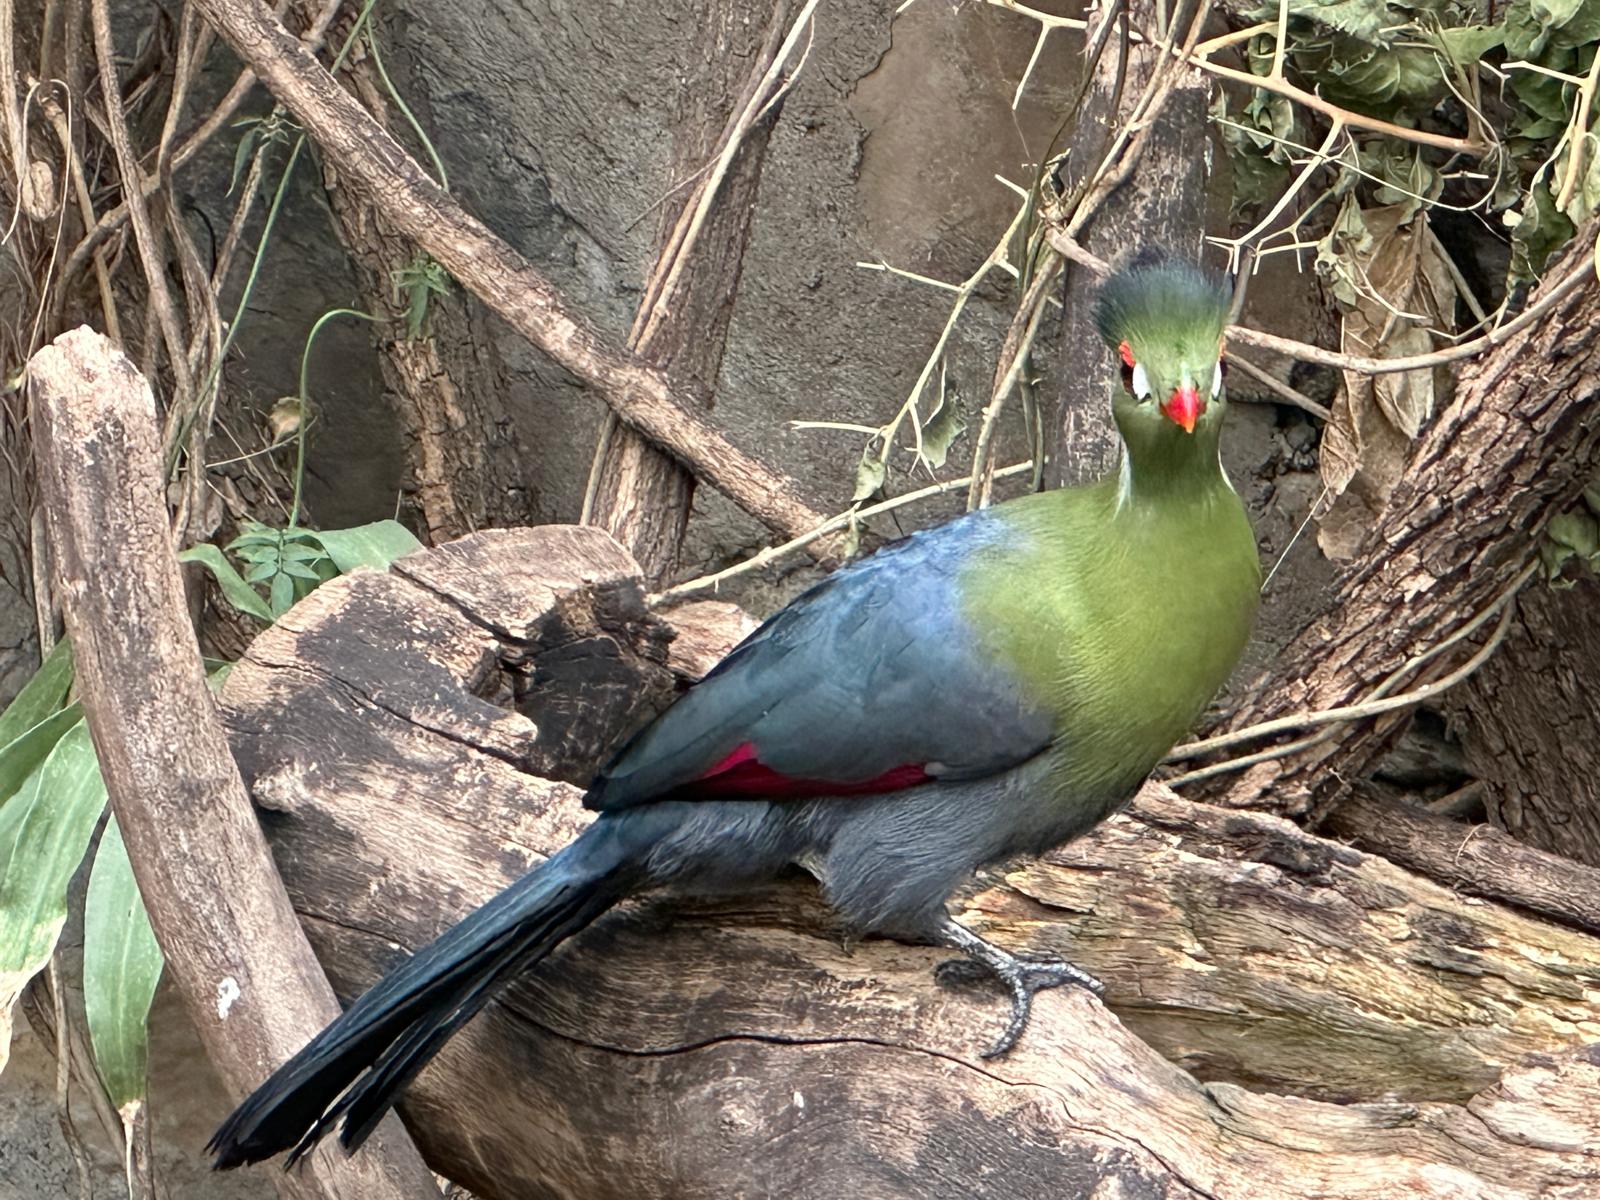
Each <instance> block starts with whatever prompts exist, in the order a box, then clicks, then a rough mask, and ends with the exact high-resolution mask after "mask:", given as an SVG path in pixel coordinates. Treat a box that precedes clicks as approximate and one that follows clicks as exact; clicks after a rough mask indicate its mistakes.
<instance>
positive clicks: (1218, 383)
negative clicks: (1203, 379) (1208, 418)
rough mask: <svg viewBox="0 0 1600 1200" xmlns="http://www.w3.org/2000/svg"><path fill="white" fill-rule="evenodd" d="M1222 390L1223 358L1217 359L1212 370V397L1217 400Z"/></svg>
mask: <svg viewBox="0 0 1600 1200" xmlns="http://www.w3.org/2000/svg"><path fill="white" fill-rule="evenodd" d="M1220 391H1222V360H1221V359H1220V358H1219V359H1217V365H1216V367H1215V368H1214V369H1213V370H1212V372H1211V398H1212V399H1213V400H1215V399H1216V398H1217V393H1218V392H1220Z"/></svg>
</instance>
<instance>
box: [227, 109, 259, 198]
mask: <svg viewBox="0 0 1600 1200" xmlns="http://www.w3.org/2000/svg"><path fill="white" fill-rule="evenodd" d="M257 128H258V126H257V125H256V124H254V123H252V124H251V125H250V127H249V128H248V129H246V130H245V131H244V136H243V137H241V138H240V139H239V147H238V149H236V150H235V151H234V152H233V178H231V179H230V180H229V181H228V193H227V194H228V195H230V196H231V195H233V189H234V188H236V187H238V186H239V180H241V179H243V178H244V169H245V164H246V163H248V162H249V161H250V153H251V151H253V150H254V149H255V148H256V129H257Z"/></svg>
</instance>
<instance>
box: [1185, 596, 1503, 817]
mask: <svg viewBox="0 0 1600 1200" xmlns="http://www.w3.org/2000/svg"><path fill="white" fill-rule="evenodd" d="M1530 573H1531V572H1528V573H1524V575H1523V576H1522V578H1523V579H1526V578H1527V576H1528V574H1530ZM1509 599H1510V597H1507V600H1509ZM1491 611H1492V610H1491ZM1515 613H1516V606H1515V605H1514V604H1510V603H1507V604H1506V607H1505V611H1504V612H1503V613H1502V614H1501V615H1500V623H1499V624H1498V625H1496V626H1495V628H1494V633H1493V634H1491V635H1490V637H1489V640H1488V641H1487V642H1485V643H1484V644H1483V648H1482V649H1480V650H1479V651H1478V652H1477V653H1476V654H1474V655H1473V656H1472V657H1471V658H1469V659H1468V660H1467V661H1466V662H1464V663H1463V664H1461V666H1460V667H1458V668H1456V670H1454V671H1452V672H1451V673H1450V674H1448V675H1446V676H1445V677H1444V678H1442V679H1437V680H1435V681H1434V682H1432V683H1428V684H1424V685H1423V686H1421V687H1419V688H1415V689H1413V690H1412V691H1409V692H1405V693H1403V694H1402V695H1399V696H1389V697H1382V692H1383V690H1384V689H1383V688H1379V689H1377V690H1376V691H1374V693H1373V695H1372V698H1370V699H1368V700H1365V701H1363V702H1361V703H1360V704H1346V705H1343V706H1341V707H1339V708H1327V709H1323V710H1322V711H1321V712H1314V713H1296V714H1294V715H1292V716H1288V717H1279V718H1278V719H1277V720H1273V721H1263V722H1261V723H1260V724H1259V725H1251V726H1248V727H1246V728H1244V729H1240V730H1237V731H1236V732H1234V733H1225V734H1220V735H1219V736H1217V737H1215V738H1208V739H1206V740H1205V741H1203V742H1194V743H1192V744H1190V745H1188V746H1181V747H1178V748H1177V749H1176V750H1174V751H1173V752H1172V754H1171V755H1169V756H1168V757H1174V756H1178V757H1185V758H1187V757H1190V756H1192V755H1195V754H1201V753H1204V752H1206V751H1207V750H1214V749H1217V748H1219V747H1220V746H1224V745H1233V744H1235V743H1237V742H1243V741H1254V740H1255V739H1257V738H1262V737H1266V736H1268V735H1270V734H1274V733H1286V732H1288V731H1289V730H1291V729H1310V728H1315V727H1316V726H1319V725H1333V726H1336V727H1337V726H1338V725H1343V724H1347V723H1348V722H1351V721H1359V720H1362V719H1364V718H1366V717H1375V716H1381V715H1382V714H1384V713H1389V712H1395V711H1397V710H1399V709H1402V708H1414V707H1415V706H1417V705H1418V704H1423V703H1425V702H1427V701H1429V700H1431V699H1433V698H1434V697H1435V696H1437V695H1439V694H1440V693H1441V692H1446V691H1449V690H1450V689H1451V688H1453V687H1455V686H1456V684H1458V683H1460V682H1461V681H1462V680H1464V679H1466V678H1467V677H1468V676H1470V675H1471V674H1472V673H1473V672H1474V671H1476V670H1477V669H1478V668H1479V667H1481V666H1483V664H1484V663H1486V662H1488V661H1489V659H1491V658H1492V657H1494V652H1495V651H1496V650H1498V649H1499V648H1500V643H1501V642H1503V641H1505V637H1506V632H1507V631H1508V630H1509V629H1510V628H1511V618H1512V616H1514V615H1515ZM1452 640H1453V639H1452ZM1337 733H1338V729H1337V728H1334V729H1328V730H1324V731H1323V732H1322V733H1319V734H1317V735H1316V736H1314V737H1311V738H1302V739H1300V740H1298V741H1294V742H1289V743H1286V744H1285V745H1282V746H1274V747H1272V748H1271V749H1270V750H1262V751H1259V752H1257V753H1255V754H1247V755H1244V756H1243V757H1240V758H1234V759H1229V760H1228V761H1227V762H1220V763H1213V764H1212V765H1211V766H1209V767H1199V768H1197V769H1195V770H1193V771H1186V772H1184V773H1183V774H1182V775H1178V776H1175V777H1173V778H1172V779H1168V780H1167V781H1166V783H1167V785H1168V786H1169V787H1178V786H1180V785H1182V784H1185V783H1195V782H1197V781H1199V780H1201V779H1210V778H1212V777H1214V776H1217V775H1227V774H1230V773H1232V772H1235V771H1242V770H1244V769H1245V768H1246V767H1253V766H1255V765H1256V764H1257V763H1263V762H1270V761H1271V760H1272V759H1275V758H1288V757H1289V756H1290V755H1291V754H1298V753H1299V752H1300V751H1301V750H1304V749H1307V748H1308V747H1310V746H1314V745H1317V744H1319V743H1321V742H1324V741H1327V740H1328V739H1330V738H1332V737H1334V736H1336V735H1337Z"/></svg>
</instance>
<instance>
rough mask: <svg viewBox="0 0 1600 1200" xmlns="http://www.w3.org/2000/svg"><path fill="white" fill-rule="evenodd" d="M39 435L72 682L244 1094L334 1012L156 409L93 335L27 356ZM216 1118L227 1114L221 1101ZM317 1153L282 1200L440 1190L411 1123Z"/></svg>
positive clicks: (152, 898) (75, 336)
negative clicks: (215, 629)
mask: <svg viewBox="0 0 1600 1200" xmlns="http://www.w3.org/2000/svg"><path fill="white" fill-rule="evenodd" d="M29 395H30V398H31V402H32V414H33V447H34V454H35V457H36V460H37V463H38V470H39V488H40V493H41V498H42V508H43V511H44V513H45V515H46V519H47V522H48V525H49V533H50V548H51V558H52V561H53V562H54V563H55V567H56V571H57V574H58V578H59V581H60V585H61V587H60V594H61V598H62V606H63V608H64V609H65V613H66V623H67V630H68V632H69V633H71V635H72V639H73V656H74V659H75V662H76V665H77V677H78V685H79V688H80V691H81V698H82V701H83V707H84V712H85V713H86V714H87V716H88V721H89V731H90V733H91V734H92V735H93V737H94V744H95V750H96V753H97V754H98V756H99V759H100V767H101V772H102V774H103V775H104V777H105V782H106V789H107V791H108V792H109V793H110V796H111V806H112V809H113V811H115V813H116V815H117V822H118V824H119V825H120V826H121V828H122V835H123V839H124V841H125V842H126V843H127V847H128V856H129V858H130V859H131V860H132V863H133V869H134V874H135V877H136V878H137V879H138V881H139V891H140V893H141V894H142V895H143V897H144V902H145V907H146V908H147V909H148V910H149V913H150V922H151V924H152V926H154V928H155V931H156V936H157V938H158V940H159V941H160V943H161V949H162V951H163V953H164V954H165V955H166V957H167V965H168V966H169V968H170V969H171V971H172V975H173V978H174V980H175V981H176V982H177V985H178V989H179V991H180V992H181V993H182V995H183V998H184V1002H185V1004H186V1006H187V1007H188V1010H189V1013H190V1016H191V1017H192V1018H193V1019H194V1023H195V1027H196V1028H197V1029H198V1030H199V1032H200V1037H201V1040H202V1042H203V1043H204V1045H205V1047H206V1052H207V1055H208V1056H209V1057H210V1059H211V1061H212V1062H213V1063H215V1064H216V1066H217V1069H218V1071H219V1072H220V1074H221V1075H222V1078H223V1081H224V1082H225V1083H226V1084H227V1086H228V1088H229V1090H230V1091H231V1092H232V1093H233V1094H234V1095H235V1096H238V1097H240V1098H242V1097H243V1096H244V1094H245V1093H246V1092H248V1091H249V1090H250V1089H251V1088H252V1087H253V1086H255V1084H257V1083H259V1082H260V1081H261V1079H262V1077H263V1076H264V1075H265V1074H266V1072H267V1070H268V1069H269V1068H270V1067H272V1066H273V1065H275V1064H276V1063H278V1062H281V1061H282V1060H283V1059H284V1058H286V1057H288V1056H289V1055H290V1054H292V1053H293V1052H294V1051H295V1050H297V1049H299V1048H300V1046H302V1045H303V1044H304V1043H305V1042H306V1041H307V1039H309V1038H310V1036H311V1035H312V1034H314V1033H315V1032H316V1031H317V1030H318V1029H319V1028H321V1027H322V1026H323V1025H324V1024H326V1023H327V1022H328V1021H329V1020H331V1019H332V1018H333V1017H335V1016H337V1015H338V1013H339V1006H338V1003H337V1001H335V999H334V996H333V991H332V989H331V988H329V986H328V982H327V980H326V979H325V978H324V977H323V974H322V969H321V968H320V967H319V966H318V965H317V960H316V959H315V958H314V957H313V956H312V953H311V948H310V946H309V945H308V944H307V943H306V940H305V935H304V934H303V933H302V932H301V930H300V927H299V925H298V923H297V922H296V921H295V917H294V911H293V909H292V908H291V907H290V905H289V898H288V896H287V894H286V893H285V892H284V889H283V884H282V882H281V881H280V880H279V878H278V875H277V872H276V870H275V869H274V867H273V863H272V858H271V855H270V854H269V853H268V850H267V846H266V841H265V839H264V838H263V837H262V833H261V827H260V825H259V824H257V822H256V816H255V812H254V811H253V810H252V808H251V807H250V800H249V797H248V796H247V795H246V794H245V790H244V784H243V783H242V781H241V780H240V778H239V772H238V768H237V767H235V766H234V762H233V758H232V756H231V754H230V753H229V750H228V742H227V739H226V737H225V736H224V734H223V732H222V726H221V723H220V722H219V721H218V720H217V718H216V715H215V707H214V704H213V702H212V699H211V695H210V692H209V691H208V689H207V687H206V681H205V674H204V672H203V671H202V670H201V666H200V655H199V649H198V647H197V646H196V644H195V640H194V633H193V631H192V630H191V629H190V627H189V622H188V618H187V614H186V609H185V606H184V599H183V583H182V580H181V578H180V576H179V573H178V563H177V559H176V558H175V557H174V555H173V552H172V541H171V532H170V530H169V528H168V524H167V513H166V507H165V505H164V503H163V500H162V487H161V479H162V470H161V456H160V452H159V449H158V434H157V430H156V421H155V403H154V401H153V399H152V398H151V395H150V389H149V386H148V385H147V384H146V383H145V381H144V380H143V379H142V378H140V376H139V374H138V372H137V371H135V370H134V368H133V364H132V363H130V362H129V361H128V360H127V358H126V357H124V356H123V355H122V354H121V353H120V352H118V351H116V350H114V349H113V348H112V347H111V345H110V343H109V342H107V341H106V339H105V338H104V337H102V336H101V335H100V334H97V333H94V332H93V331H91V330H89V329H86V328H85V329H78V330H75V331H73V332H71V333H67V334H63V335H62V336H61V337H60V338H58V339H56V341H55V342H54V343H53V344H52V345H51V346H48V347H46V348H45V349H43V350H41V351H40V352H39V353H38V354H36V355H35V356H34V358H33V360H32V361H31V363H30V364H29ZM219 1116H220V1114H219ZM382 1138H383V1144H382V1146H381V1147H380V1149H379V1151H378V1153H376V1154H373V1155H371V1156H366V1155H363V1156H362V1157H361V1158H359V1159H346V1158H344V1157H343V1156H341V1155H338V1154H336V1153H328V1152H323V1153H320V1154H319V1155H318V1156H317V1159H316V1160H315V1162H314V1164H313V1166H312V1169H311V1171H310V1172H309V1173H305V1174H294V1175H290V1174H282V1175H279V1176H278V1177H277V1178H278V1186H279V1189H280V1191H282V1193H283V1194H284V1195H285V1196H290V1197H295V1198H304V1200H313V1198H316V1197H333V1196H337V1197H347V1198H349V1200H367V1198H368V1197H374V1198H383V1200H401V1198H402V1197H418V1196H424V1195H428V1194H430V1193H434V1191H435V1189H434V1188H433V1183H432V1179H431V1177H430V1176H429V1175H428V1173H427V1171H426V1169H425V1168H424V1167H423V1165H422V1162H421V1160H420V1159H419V1158H418V1157H417V1155H416V1152H415V1150H414V1149H412V1148H411V1146H410V1145H409V1143H408V1141H407V1139H406V1137H405V1135H404V1133H403V1132H402V1131H401V1130H400V1129H398V1128H397V1127H391V1128H389V1129H387V1130H384V1131H383V1132H382Z"/></svg>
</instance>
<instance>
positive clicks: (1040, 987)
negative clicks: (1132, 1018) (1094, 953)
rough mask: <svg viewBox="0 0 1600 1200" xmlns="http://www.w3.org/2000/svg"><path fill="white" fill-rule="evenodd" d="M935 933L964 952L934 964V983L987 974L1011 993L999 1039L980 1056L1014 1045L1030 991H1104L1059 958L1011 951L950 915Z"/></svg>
mask: <svg viewBox="0 0 1600 1200" xmlns="http://www.w3.org/2000/svg"><path fill="white" fill-rule="evenodd" d="M939 933H940V939H939V940H940V944H942V945H946V946H949V947H951V948H952V949H956V950H960V951H961V952H962V953H963V954H965V955H966V956H967V957H966V958H955V959H951V960H950V961H948V962H943V963H940V964H939V966H938V968H937V969H936V970H935V972H934V978H935V979H936V980H937V981H938V982H939V983H941V984H945V985H950V984H967V983H974V982H978V981H981V980H985V979H990V978H992V979H998V980H999V981H1000V983H1001V985H1002V986H1004V988H1005V989H1006V991H1007V992H1009V993H1010V994H1011V1020H1010V1021H1008V1022H1007V1023H1006V1028H1005V1032H1004V1033H1002V1034H1001V1035H1000V1040H999V1041H997V1042H996V1043H995V1044H994V1045H993V1046H991V1047H989V1049H987V1050H985V1051H984V1052H983V1057H984V1058H998V1057H1000V1055H1002V1054H1004V1053H1005V1052H1006V1051H1008V1050H1010V1049H1011V1047H1012V1046H1014V1045H1016V1044H1017V1039H1018V1038H1019V1037H1021V1036H1022V1031H1023V1030H1024V1029H1026V1028H1027V1026H1028V1015H1029V1013H1030V1012H1031V1011H1032V1008H1033V996H1034V993H1035V992H1042V991H1044V990H1045V989H1046V988H1053V987H1060V986H1061V985H1062V984H1064V983H1073V984H1077V985H1078V986H1079V987H1083V988H1087V989H1088V990H1089V991H1091V992H1093V993H1094V994H1095V995H1096V996H1104V995H1105V990H1106V988H1105V984H1103V983H1101V982H1100V981H1099V980H1098V979H1096V978H1095V977H1094V976H1093V975H1091V974H1089V972H1087V971H1085V970H1083V969H1082V968H1080V967H1075V966H1073V965H1072V964H1071V963H1070V962H1068V961H1067V960H1066V959H1064V958H1058V957H1056V956H1054V955H1031V954H1030V955H1018V954H1011V953H1009V952H1007V951H1005V950H1002V949H1001V948H1000V947H999V946H996V945H995V944H994V943H992V942H988V941H985V940H984V939H983V938H981V937H979V936H978V935H977V934H975V933H973V932H972V931H971V930H970V929H968V928H966V927H965V926H964V925H959V924H957V923H956V922H955V921H952V920H947V921H945V923H944V925H943V926H941V927H940V930H939Z"/></svg>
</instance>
